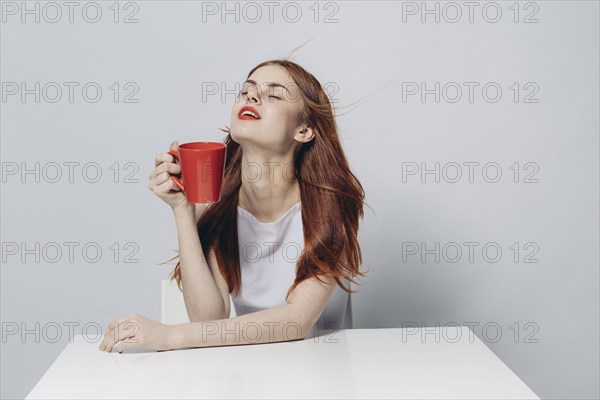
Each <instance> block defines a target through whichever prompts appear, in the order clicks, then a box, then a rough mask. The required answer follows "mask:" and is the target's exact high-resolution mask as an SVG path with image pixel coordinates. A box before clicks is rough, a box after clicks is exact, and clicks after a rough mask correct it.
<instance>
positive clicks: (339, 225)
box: [168, 59, 366, 301]
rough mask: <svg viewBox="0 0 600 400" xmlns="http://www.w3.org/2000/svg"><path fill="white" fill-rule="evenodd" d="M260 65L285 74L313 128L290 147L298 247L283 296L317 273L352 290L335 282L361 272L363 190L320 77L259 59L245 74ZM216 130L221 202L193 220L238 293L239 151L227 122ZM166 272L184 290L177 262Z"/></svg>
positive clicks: (290, 64)
mask: <svg viewBox="0 0 600 400" xmlns="http://www.w3.org/2000/svg"><path fill="white" fill-rule="evenodd" d="M266 65H279V66H281V67H283V68H285V69H286V70H287V71H288V72H289V74H290V75H291V77H292V78H293V80H294V83H295V84H296V85H297V87H298V89H299V92H300V95H301V97H302V99H303V100H304V109H303V111H302V114H301V119H302V121H303V122H304V123H306V124H307V125H309V126H310V127H312V128H313V131H314V134H315V137H314V138H313V140H311V141H309V142H306V143H303V144H302V145H301V146H299V147H298V149H297V150H296V153H295V154H296V155H295V160H294V168H295V175H296V179H297V180H298V183H299V187H300V202H301V204H302V207H301V212H302V225H303V231H304V249H303V252H302V254H301V255H300V257H299V258H298V260H297V261H296V278H295V280H294V283H293V285H292V286H291V287H290V288H289V289H288V291H287V294H286V301H287V300H288V298H289V296H290V294H291V292H292V291H293V290H294V288H296V286H298V285H299V284H300V283H301V282H302V281H304V280H305V279H308V278H312V277H316V278H317V279H318V280H319V281H321V282H323V281H322V280H321V279H320V278H319V275H322V274H329V275H331V276H333V277H334V278H335V281H336V282H337V284H338V285H339V286H340V287H341V288H342V289H343V290H344V291H346V292H349V293H354V292H355V291H353V290H349V289H347V288H346V287H345V285H344V284H343V283H342V282H341V280H342V279H345V280H348V281H350V282H353V283H354V284H359V283H358V282H356V281H355V279H354V278H355V277H356V276H358V275H360V276H364V275H366V273H364V272H361V271H360V266H361V265H362V253H361V249H360V245H359V243H358V225H359V217H360V218H361V219H362V218H364V212H363V202H364V198H365V192H364V189H363V187H362V185H361V184H360V182H359V180H358V179H357V177H356V176H355V175H354V174H353V173H352V172H351V171H350V167H349V165H348V161H347V160H346V156H345V155H344V151H343V149H342V145H341V143H340V138H339V136H338V129H337V126H336V121H335V118H334V110H333V106H332V104H331V102H330V100H329V98H328V96H327V94H326V93H325V91H324V90H323V87H322V85H321V84H320V83H319V81H318V80H317V79H316V78H315V77H314V76H313V75H312V74H310V73H309V72H307V71H306V70H305V69H304V68H302V67H301V66H300V65H298V64H296V63H294V62H292V61H289V60H281V59H277V60H269V61H265V62H263V63H260V64H258V65H257V66H256V67H254V68H253V69H252V70H251V71H250V72H249V73H248V76H247V78H249V77H250V76H251V75H252V73H253V72H254V71H255V70H257V69H258V68H261V67H263V66H266ZM226 127H227V126H226ZM221 130H222V131H224V132H226V133H227V136H226V138H225V139H224V141H223V143H224V144H226V145H227V157H226V161H225V171H224V177H223V186H222V196H221V201H219V202H217V203H212V204H210V206H209V207H207V208H206V209H205V210H204V212H203V214H202V216H201V217H200V219H199V220H198V235H199V237H200V242H201V246H202V250H203V252H204V254H205V258H206V259H208V254H209V250H210V249H212V250H213V251H214V253H215V256H216V259H217V262H218V267H219V270H220V271H221V274H222V275H223V277H224V278H225V280H226V281H227V283H228V285H229V293H232V292H235V293H239V289H240V286H241V272H240V259H239V251H238V232H237V205H238V194H239V190H240V187H241V185H242V165H241V160H242V149H241V147H240V145H239V144H238V143H236V142H235V141H234V140H233V139H232V137H231V134H230V130H229V128H227V129H222V128H221ZM177 257H178V256H176V257H174V258H177ZM174 258H172V259H171V260H173V259H174ZM168 261H170V260H168ZM170 278H171V280H173V279H175V280H176V281H177V285H178V287H179V289H180V290H182V291H183V289H182V286H181V271H180V263H179V262H177V265H176V266H175V269H174V270H173V272H172V273H171V275H170Z"/></svg>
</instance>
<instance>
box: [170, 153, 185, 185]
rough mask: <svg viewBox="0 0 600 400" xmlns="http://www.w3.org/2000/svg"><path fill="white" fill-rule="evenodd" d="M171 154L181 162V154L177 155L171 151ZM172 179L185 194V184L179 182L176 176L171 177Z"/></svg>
mask: <svg viewBox="0 0 600 400" xmlns="http://www.w3.org/2000/svg"><path fill="white" fill-rule="evenodd" d="M169 154H170V155H172V156H173V157H175V159H176V160H179V154H177V152H176V151H169ZM171 179H173V181H175V184H176V185H177V186H179V189H181V191H182V192H184V193H185V188H184V187H183V183H182V182H181V181H180V180H179V178H178V177H176V176H175V175H171Z"/></svg>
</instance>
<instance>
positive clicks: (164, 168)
mask: <svg viewBox="0 0 600 400" xmlns="http://www.w3.org/2000/svg"><path fill="white" fill-rule="evenodd" d="M163 172H168V173H170V174H174V175H177V174H179V173H180V172H181V165H179V164H175V163H172V162H167V161H165V162H163V163H161V164H160V165H159V166H157V167H156V168H154V169H153V170H152V171H151V172H150V175H148V179H153V178H156V177H157V176H158V175H160V174H162V173H163Z"/></svg>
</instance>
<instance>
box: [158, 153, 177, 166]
mask: <svg viewBox="0 0 600 400" xmlns="http://www.w3.org/2000/svg"><path fill="white" fill-rule="evenodd" d="M173 161H175V158H174V157H173V156H172V155H170V154H169V153H159V154H157V155H156V158H155V159H154V166H155V167H158V166H159V165H160V164H162V163H164V162H173Z"/></svg>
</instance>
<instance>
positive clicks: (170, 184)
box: [156, 177, 181, 194]
mask: <svg viewBox="0 0 600 400" xmlns="http://www.w3.org/2000/svg"><path fill="white" fill-rule="evenodd" d="M171 190H174V191H176V192H180V191H181V189H180V188H179V186H177V184H176V183H175V182H174V181H173V179H172V178H171V177H169V179H168V180H167V181H166V182H164V183H162V184H160V185H158V187H157V188H156V191H157V192H158V193H165V194H166V193H169V192H170V191H171Z"/></svg>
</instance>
